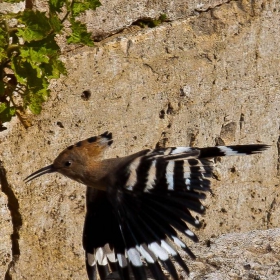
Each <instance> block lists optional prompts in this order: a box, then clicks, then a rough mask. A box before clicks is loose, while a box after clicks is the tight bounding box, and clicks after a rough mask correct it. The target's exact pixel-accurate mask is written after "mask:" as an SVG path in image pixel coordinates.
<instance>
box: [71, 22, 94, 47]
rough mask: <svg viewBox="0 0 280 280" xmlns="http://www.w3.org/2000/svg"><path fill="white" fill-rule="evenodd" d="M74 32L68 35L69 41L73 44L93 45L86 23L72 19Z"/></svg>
mask: <svg viewBox="0 0 280 280" xmlns="http://www.w3.org/2000/svg"><path fill="white" fill-rule="evenodd" d="M70 22H71V29H72V34H71V35H70V36H67V43H69V44H71V43H73V44H78V43H81V44H84V45H87V46H93V41H92V39H91V34H90V33H88V32H87V28H86V25H85V24H83V23H81V22H80V21H75V19H74V18H71V19H70Z"/></svg>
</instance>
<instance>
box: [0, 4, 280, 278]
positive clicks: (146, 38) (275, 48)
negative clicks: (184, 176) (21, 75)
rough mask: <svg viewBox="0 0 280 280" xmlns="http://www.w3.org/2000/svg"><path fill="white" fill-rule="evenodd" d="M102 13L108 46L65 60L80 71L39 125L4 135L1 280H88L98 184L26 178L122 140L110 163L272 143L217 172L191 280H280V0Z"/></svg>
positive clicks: (100, 27)
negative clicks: (160, 152)
mask: <svg viewBox="0 0 280 280" xmlns="http://www.w3.org/2000/svg"><path fill="white" fill-rule="evenodd" d="M186 2H188V5H187V4H186ZM102 4H103V5H102V6H101V7H99V8H98V9H97V10H96V11H94V12H87V13H86V15H85V17H84V18H83V19H82V20H84V21H85V22H87V24H88V28H89V30H91V31H92V33H93V35H94V36H95V37H98V38H99V39H100V42H98V43H96V45H95V47H94V48H87V47H84V48H77V49H74V50H72V51H70V52H69V51H68V52H66V51H65V53H64V54H63V57H62V59H63V61H64V62H65V63H66V67H67V69H68V72H69V75H68V76H67V77H61V78H60V79H59V80H56V81H53V83H52V88H51V90H52V94H51V97H50V100H49V101H48V102H47V103H45V105H44V109H43V111H42V113H41V114H40V115H39V116H37V117H34V119H33V120H32V121H33V126H32V127H30V128H28V129H27V130H25V129H24V128H23V127H22V125H21V124H20V123H19V121H18V120H17V119H16V118H14V119H13V121H12V122H11V123H9V124H8V125H7V127H8V129H7V130H6V131H4V132H1V134H0V139H1V141H0V142H1V143H0V146H1V147H0V151H1V154H0V161H1V166H0V167H1V168H2V169H1V170H2V172H0V178H1V184H2V188H1V190H2V192H0V205H1V208H0V209H1V211H0V213H1V214H0V225H1V235H0V257H1V262H0V278H1V279H5V280H9V279H13V280H14V279H52V280H53V279H76V280H79V279H86V271H85V267H84V252H83V249H82V241H81V238H82V230H83V220H84V214H85V205H84V199H85V188H84V186H82V185H80V184H78V183H75V182H73V181H71V180H69V179H67V178H64V177H62V176H61V175H58V174H52V175H49V176H47V175H45V176H43V177H40V178H38V179H36V180H34V181H32V183H30V184H25V183H23V178H25V177H26V176H27V175H29V174H30V173H32V172H34V171H35V170H37V169H38V168H41V167H44V166H46V165H49V164H50V163H51V162H52V161H53V159H54V158H55V157H56V156H57V155H58V153H59V152H60V151H61V150H62V149H64V148H65V147H67V146H69V145H71V144H73V143H75V142H77V141H79V140H81V139H84V138H87V137H90V136H93V135H98V134H100V133H103V132H104V131H106V130H109V131H111V132H112V133H113V136H114V143H113V145H112V146H111V149H110V150H108V152H107V154H106V157H115V156H123V155H128V154H130V153H133V152H136V151H138V150H141V149H144V148H152V147H155V146H156V145H158V146H168V145H170V146H183V145H187V146H189V145H190V146H201V147H203V146H210V145H211V146H212V145H215V144H219V145H223V144H226V145H228V144H248V143H259V142H260V143H266V144H270V145H271V148H270V149H269V150H267V151H265V152H264V153H263V154H260V155H254V156H248V157H232V158H223V159H221V161H218V162H217V163H216V169H215V172H214V178H213V187H212V189H213V193H212V194H209V196H208V198H207V200H206V201H205V202H204V204H205V205H206V206H207V213H206V215H205V216H203V217H201V220H203V221H204V226H203V228H202V229H200V230H199V231H197V234H198V236H199V237H200V240H201V242H200V243H199V244H197V245H192V244H191V242H189V244H190V245H191V246H192V248H194V250H195V253H196V255H197V256H198V260H197V261H196V262H193V261H191V260H190V259H188V258H187V256H185V257H184V258H185V259H186V261H187V263H188V264H189V266H190V268H191V270H192V274H191V275H190V279H204V278H207V277H208V278H207V279H253V278H250V277H255V278H254V279H279V278H277V275H278V276H279V274H280V272H279V249H278V248H279V239H280V237H279V230H278V229H276V228H277V227H279V224H280V219H279V217H280V207H279V204H280V199H279V176H280V159H279V151H280V130H279V124H280V114H279V110H280V106H279V105H280V90H279V86H280V85H279V83H280V78H279V77H280V75H279V72H280V70H279V69H280V68H279V63H280V48H279V46H280V35H279V34H280V3H279V1H270V0H263V1H247V0H238V1H218V0H217V1H215V0H212V1H182V0H176V1H132V0H126V1H120V0H118V1H117V0H115V1H102ZM161 14H166V16H167V19H168V21H166V22H162V23H161V24H159V25H158V26H157V27H155V28H140V27H139V26H136V27H135V26H131V24H132V23H134V22H136V21H137V20H139V19H147V18H148V19H149V18H152V19H153V18H158V17H159V16H160V15H161ZM116 33H117V34H116ZM104 38H106V39H104ZM87 90H90V91H91V96H90V97H89V99H88V100H87V98H84V94H83V92H84V91H87ZM82 95H83V97H82ZM1 170H0V171H1ZM97 226H98V225H97ZM268 229H269V230H268ZM246 232H247V233H246ZM248 232H249V233H248ZM221 234H227V235H223V236H222V237H219V236H220V235H221ZM210 238H211V239H210ZM209 239H210V247H207V245H206V244H208V246H209V242H206V241H207V240H209ZM268 240H269V242H271V243H269V242H268ZM212 244H213V245H212ZM263 244H267V246H264V245H263ZM268 244H270V247H269V246H268ZM235 264H236V265H235ZM265 271H267V272H265ZM250 275H251V276H250ZM256 277H259V278H256ZM273 277H274V278H273ZM182 279H186V278H185V276H184V275H183V273H182Z"/></svg>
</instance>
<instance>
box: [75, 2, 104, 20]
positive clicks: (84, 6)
mask: <svg viewBox="0 0 280 280" xmlns="http://www.w3.org/2000/svg"><path fill="white" fill-rule="evenodd" d="M99 6H101V3H100V2H99V1H98V0H84V1H75V2H74V3H73V5H72V15H73V16H74V17H76V16H78V15H79V14H80V13H83V12H84V11H86V10H89V9H91V10H95V9H96V8H97V7H99Z"/></svg>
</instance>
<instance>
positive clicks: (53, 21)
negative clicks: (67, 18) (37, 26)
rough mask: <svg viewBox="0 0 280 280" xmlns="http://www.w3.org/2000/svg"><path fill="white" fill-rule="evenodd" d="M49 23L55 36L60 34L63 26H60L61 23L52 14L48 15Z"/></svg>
mask: <svg viewBox="0 0 280 280" xmlns="http://www.w3.org/2000/svg"><path fill="white" fill-rule="evenodd" d="M49 22H50V25H51V27H52V29H53V31H54V32H55V33H56V34H58V33H60V31H61V30H62V28H63V25H62V24H61V21H60V19H59V18H58V16H57V15H56V14H54V13H52V14H50V18H49Z"/></svg>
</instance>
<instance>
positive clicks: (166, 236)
mask: <svg viewBox="0 0 280 280" xmlns="http://www.w3.org/2000/svg"><path fill="white" fill-rule="evenodd" d="M266 148H267V146H266V145H244V146H228V147H223V146H222V147H210V148H201V149H199V148H188V147H177V148H168V149H156V150H152V151H146V152H145V153H144V154H142V155H141V156H138V157H136V158H134V159H132V160H131V161H130V162H128V163H127V165H126V166H125V168H120V169H119V170H118V171H117V174H116V177H117V180H116V182H115V184H114V186H111V187H109V188H108V194H107V198H108V199H107V198H106V199H107V200H106V203H107V204H108V205H110V206H109V207H107V208H106V211H108V210H107V209H108V208H110V209H111V210H110V211H111V212H110V217H107V216H106V217H105V219H107V220H108V221H110V223H111V225H112V228H110V229H108V228H107V226H104V228H103V229H102V230H103V233H104V236H103V238H104V239H106V240H107V243H106V244H108V245H109V247H110V248H111V249H114V250H115V251H114V254H115V256H117V257H116V259H114V261H115V264H116V266H117V268H118V270H119V272H120V275H121V278H122V279H129V275H128V272H127V267H128V266H129V265H130V267H131V269H132V271H133V274H134V277H135V279H147V277H146V273H145V269H144V263H145V264H146V265H147V267H148V268H149V269H150V271H151V273H152V274H153V277H154V278H155V279H165V275H164V273H163V271H162V269H161V266H160V264H161V265H162V266H163V267H164V268H165V269H166V270H167V271H168V272H169V274H170V275H171V276H172V277H173V279H179V277H178V274H177V271H176V268H175V266H174V264H173V262H172V260H173V261H175V262H177V263H178V264H179V265H180V266H181V267H182V268H183V269H184V270H185V271H186V272H187V273H188V272H189V270H188V267H187V265H186V264H185V262H184V261H183V260H182V258H181V257H180V255H179V253H178V251H177V248H182V249H183V250H185V251H186V252H187V254H188V255H189V256H190V257H191V258H195V256H194V254H193V253H192V252H191V251H190V250H189V248H188V247H187V245H186V244H185V243H184V242H183V241H182V240H181V239H180V238H179V237H178V235H177V231H179V232H181V233H183V234H184V235H185V236H187V237H188V238H190V239H191V240H193V241H194V242H197V241H198V238H197V236H196V235H195V234H194V233H193V232H192V230H191V229H190V228H189V226H190V225H191V226H193V227H196V228H198V227H199V226H200V222H199V221H198V220H197V219H196V218H195V217H193V215H192V213H191V211H194V212H196V213H200V214H202V213H204V211H205V208H204V206H203V205H202V204H201V200H202V199H204V198H205V193H206V192H207V191H209V190H210V181H209V177H211V175H212V169H213V167H212V162H211V160H209V158H213V157H217V156H227V155H243V154H244V155H247V154H253V153H258V152H261V151H262V150H264V149H266ZM106 211H105V212H106ZM103 214H104V213H103ZM95 219H96V218H95ZM88 220H90V219H88ZM97 220H98V219H97ZM99 222H101V221H99ZM103 222H104V220H103ZM97 227H98V226H97ZM105 230H106V231H107V230H108V231H110V233H108V234H107V233H105V232H104V231H105ZM93 231H94V230H93ZM92 234H93V236H94V232H92ZM113 236H114V237H113ZM101 243H102V242H101ZM104 243H105V241H104V242H103V243H102V244H100V246H101V245H102V246H104V245H106V244H104ZM90 247H94V248H96V247H97V245H96V244H91V245H90ZM103 252H105V250H103ZM93 254H95V257H94V258H93V259H94V260H95V261H96V259H97V257H98V254H96V251H95V253H94V252H93ZM104 254H105V255H106V253H104ZM108 258H109V254H108ZM126 258H127V260H128V261H127V262H126V261H124V260H125V259H126ZM143 262H144V263H143ZM159 263H160V264H159ZM106 266H107V264H105V263H104V265H103V268H105V267H106ZM124 272H125V273H124ZM101 279H105V278H102V277H101Z"/></svg>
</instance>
